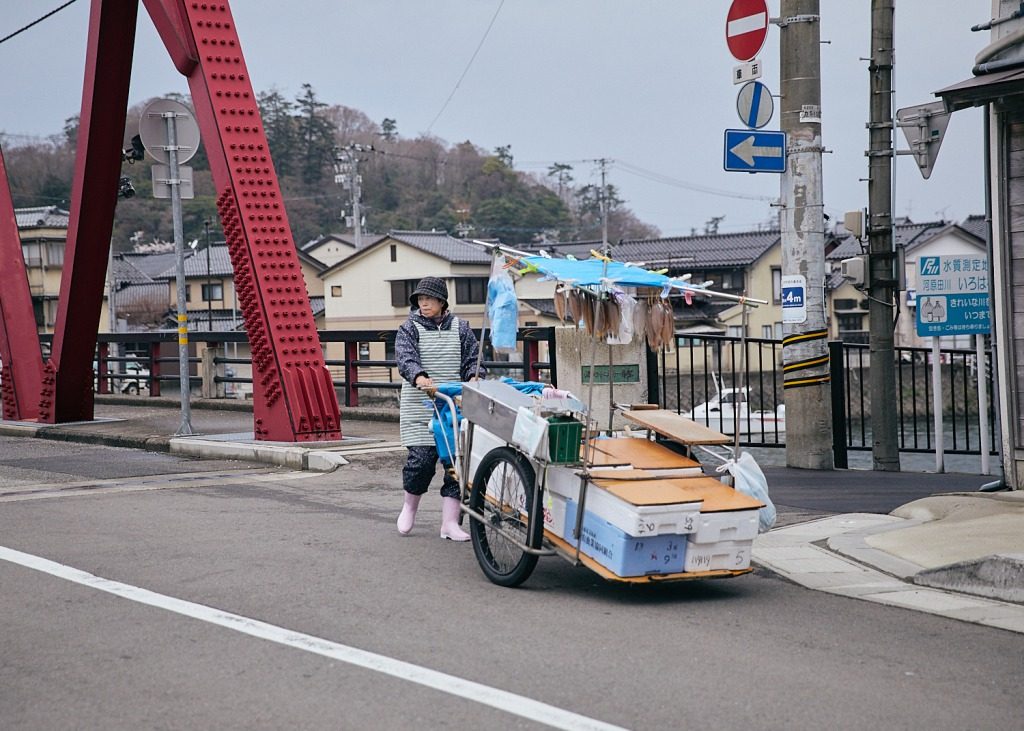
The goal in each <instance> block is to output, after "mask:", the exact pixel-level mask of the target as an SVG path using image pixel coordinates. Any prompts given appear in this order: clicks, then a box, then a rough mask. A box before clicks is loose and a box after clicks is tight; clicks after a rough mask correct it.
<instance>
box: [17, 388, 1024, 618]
mask: <svg viewBox="0 0 1024 731" xmlns="http://www.w3.org/2000/svg"><path fill="white" fill-rule="evenodd" d="M95 416H96V419H95V420H94V421H90V422H78V423H73V424H60V425H39V424H35V423H27V422H4V421H0V435H8V436H27V437H36V438H43V439H55V440H63V441H75V442H86V443H92V444H105V445H108V446H115V447H130V448H137V449H147V450H152V451H166V452H171V453H174V454H182V455H189V456H194V457H199V458H207V459H243V460H252V461H258V462H263V463H269V464H275V465H281V466H285V467H289V468H291V469H297V470H315V471H325V472H329V471H334V470H338V469H343V468H344V465H345V464H347V463H348V461H347V459H346V455H351V454H355V453H368V452H381V451H395V452H400V451H401V450H402V448H401V445H400V443H399V437H398V423H397V418H398V413H397V410H395V409H386V408H344V407H343V408H342V422H341V423H342V434H343V438H342V439H341V440H340V441H337V442H318V443H311V444H293V443H273V442H257V441H256V440H255V439H254V438H253V432H252V426H253V425H252V411H251V405H250V404H247V403H244V402H233V401H224V400H209V401H206V400H202V399H197V400H195V401H193V402H192V419H191V424H192V431H193V434H194V435H193V436H187V437H176V436H173V435H174V434H175V433H176V432H177V431H178V430H179V427H180V425H181V415H180V408H179V404H178V402H177V401H171V400H169V399H139V398H133V397H123V396H98V397H97V404H96V409H95ZM775 453H776V454H771V455H767V456H765V457H764V458H762V456H761V455H760V453H759V454H758V456H757V458H758V459H759V461H761V462H762V464H763V465H764V472H765V475H766V476H767V478H768V485H769V490H770V494H771V497H772V500H773V502H775V504H776V506H777V507H778V508H779V512H780V514H781V515H782V516H783V518H785V520H786V521H788V522H789V523H790V524H788V525H781V524H780V526H779V527H776V528H775V529H773V530H772V531H771V532H769V533H767V534H764V535H762V536H760V537H759V538H758V539H757V540H756V541H755V542H754V551H753V556H754V562H755V563H756V564H758V565H760V566H762V567H764V568H767V569H770V570H771V571H773V572H775V573H777V574H779V575H781V576H783V577H785V578H787V579H789V580H791V581H793V582H795V583H797V584H800V585H802V586H805V587H808V588H811V589H815V590H819V591H826V592H830V593H834V594H841V595H843V596H850V597H856V598H859V599H863V600H866V601H873V602H879V603H882V604H888V605H891V606H898V607H904V608H909V609H915V610H918V611H924V612H929V613H932V614H938V615H942V616H946V617H950V618H954V619H959V620H963V621H968V622H974V623H977V624H984V625H989V626H993V627H1000V628H1003V629H1007V630H1010V631H1014V632H1021V633H1024V491H1017V492H999V493H981V492H977V490H978V488H979V487H980V486H981V485H982V484H985V483H987V482H990V481H991V480H992V479H993V478H992V477H985V476H981V475H973V474H953V473H946V474H934V473H926V472H909V471H906V472H899V473H891V472H884V473H883V472H872V471H869V470H836V471H833V472H816V471H810V470H796V469H790V468H787V467H782V466H772V464H771V463H772V462H774V463H775V464H776V465H777V464H778V462H779V456H777V455H778V454H779V453H781V457H782V458H784V453H782V450H775ZM823 516H824V517H823ZM797 521H799V522H797Z"/></svg>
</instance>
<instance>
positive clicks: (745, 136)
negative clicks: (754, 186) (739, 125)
mask: <svg viewBox="0 0 1024 731" xmlns="http://www.w3.org/2000/svg"><path fill="white" fill-rule="evenodd" d="M724 167H725V169H726V170H731V171H735V172H743V173H784V172H786V133H785V132H765V131H755V130H749V129H727V130H725V164H724Z"/></svg>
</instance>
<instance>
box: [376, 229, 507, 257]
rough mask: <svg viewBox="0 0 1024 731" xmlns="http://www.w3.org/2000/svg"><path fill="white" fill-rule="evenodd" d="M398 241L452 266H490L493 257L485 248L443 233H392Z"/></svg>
mask: <svg viewBox="0 0 1024 731" xmlns="http://www.w3.org/2000/svg"><path fill="white" fill-rule="evenodd" d="M389 236H390V237H391V238H393V239H395V240H396V241H401V242H402V243H404V244H408V245H409V246H412V247H415V248H417V249H419V250H420V251H425V252H427V253H428V254H433V255H434V256H437V257H440V258H442V259H446V260H447V261H450V262H451V263H452V264H489V263H490V262H491V255H490V254H488V253H487V252H486V251H485V250H484V249H483V248H481V247H480V246H477V245H475V244H471V243H469V242H467V241H463V240H462V239H457V238H455V237H454V236H449V235H448V234H447V233H445V232H443V231H439V232H434V231H392V232H391V233H390V234H389Z"/></svg>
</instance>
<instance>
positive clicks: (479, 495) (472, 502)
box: [469, 447, 544, 586]
mask: <svg viewBox="0 0 1024 731" xmlns="http://www.w3.org/2000/svg"><path fill="white" fill-rule="evenodd" d="M534 479H535V477H534V472H533V467H531V466H530V463H529V462H528V461H527V459H526V458H525V457H523V456H522V455H521V454H519V453H518V452H516V451H515V450H514V449H510V448H508V447H499V448H498V449H492V450H491V451H490V452H488V453H487V454H486V455H484V458H483V460H481V462H480V466H479V467H478V468H477V471H476V477H475V478H474V479H473V489H472V490H471V491H470V493H469V507H470V509H471V510H472V511H474V512H476V513H479V514H482V515H483V516H484V520H482V521H480V520H475V519H474V520H470V522H469V535H470V536H471V537H472V539H473V552H474V553H475V554H476V559H477V561H479V562H480V568H482V569H483V571H484V575H486V576H487V578H488V579H490V580H491V581H493V582H494V583H495V584H498V585H499V586H519V584H521V583H523V582H524V581H526V579H527V578H529V576H530V574H531V573H533V569H534V567H535V566H536V565H537V554H535V553H529V552H527V551H525V550H524V548H523V547H524V546H529V547H530V548H539V547H540V540H541V534H542V533H543V530H544V521H543V519H541V516H539V515H538V516H536V519H535V520H532V521H531V520H530V519H529V517H528V515H529V513H531V512H532V507H533V483H534Z"/></svg>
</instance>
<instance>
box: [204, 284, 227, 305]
mask: <svg viewBox="0 0 1024 731" xmlns="http://www.w3.org/2000/svg"><path fill="white" fill-rule="evenodd" d="M223 299H224V285H223V284H222V283H219V282H218V283H217V284H204V285H203V302H214V301H216V302H220V301H223Z"/></svg>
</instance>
